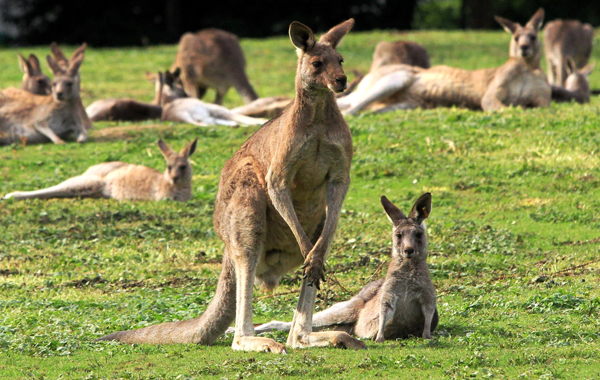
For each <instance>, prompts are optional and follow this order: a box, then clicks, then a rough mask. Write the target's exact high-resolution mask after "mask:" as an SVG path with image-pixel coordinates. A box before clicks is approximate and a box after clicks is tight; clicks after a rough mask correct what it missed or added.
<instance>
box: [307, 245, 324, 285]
mask: <svg viewBox="0 0 600 380" xmlns="http://www.w3.org/2000/svg"><path fill="white" fill-rule="evenodd" d="M302 269H303V270H304V271H303V273H304V278H306V279H307V280H308V286H315V287H316V288H317V289H318V290H321V280H322V281H323V282H324V281H325V271H324V270H323V260H322V259H315V258H314V255H312V254H310V255H309V256H308V258H307V259H306V261H305V262H304V265H303V266H302Z"/></svg>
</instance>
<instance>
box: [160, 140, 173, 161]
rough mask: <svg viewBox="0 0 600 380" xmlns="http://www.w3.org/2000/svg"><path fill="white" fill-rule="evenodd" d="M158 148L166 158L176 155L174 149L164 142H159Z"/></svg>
mask: <svg viewBox="0 0 600 380" xmlns="http://www.w3.org/2000/svg"><path fill="white" fill-rule="evenodd" d="M158 148H159V149H160V151H161V153H162V154H163V156H165V158H167V157H169V156H170V155H172V154H175V152H174V151H173V149H171V147H170V146H168V145H167V143H166V142H164V141H162V140H158Z"/></svg>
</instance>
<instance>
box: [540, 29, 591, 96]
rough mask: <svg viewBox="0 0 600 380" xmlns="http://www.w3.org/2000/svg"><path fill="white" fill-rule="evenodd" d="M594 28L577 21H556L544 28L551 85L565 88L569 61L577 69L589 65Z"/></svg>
mask: <svg viewBox="0 0 600 380" xmlns="http://www.w3.org/2000/svg"><path fill="white" fill-rule="evenodd" d="M593 39H594V28H593V27H592V26H591V25H590V24H582V23H581V22H579V21H577V20H560V19H558V20H554V21H551V22H549V23H548V24H546V26H545V27H544V49H545V50H546V63H547V66H548V81H549V82H550V84H553V85H555V86H559V87H565V82H566V80H567V76H568V75H569V74H568V73H567V67H566V64H567V60H568V59H571V60H573V62H574V63H575V68H576V69H581V68H583V67H584V66H585V65H587V63H588V61H589V59H590V55H591V54H592V40H593Z"/></svg>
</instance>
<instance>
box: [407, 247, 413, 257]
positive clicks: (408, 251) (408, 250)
mask: <svg viewBox="0 0 600 380" xmlns="http://www.w3.org/2000/svg"><path fill="white" fill-rule="evenodd" d="M414 253H415V249H414V248H412V247H409V248H404V254H405V255H406V256H410V255H412V254H414Z"/></svg>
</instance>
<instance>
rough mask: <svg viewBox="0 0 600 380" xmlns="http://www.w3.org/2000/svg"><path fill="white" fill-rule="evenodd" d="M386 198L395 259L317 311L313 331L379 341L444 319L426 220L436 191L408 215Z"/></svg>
mask: <svg viewBox="0 0 600 380" xmlns="http://www.w3.org/2000/svg"><path fill="white" fill-rule="evenodd" d="M381 203H382V205H383V208H384V209H385V212H386V213H387V215H388V217H389V218H390V220H391V221H392V223H393V225H394V228H393V231H392V242H393V248H392V260H391V261H390V264H389V266H388V270H387V275H386V276H385V279H381V280H377V281H373V282H370V283H369V284H367V286H365V287H364V288H363V289H362V290H361V291H360V292H359V293H358V294H357V295H356V296H354V297H352V298H351V299H350V300H349V301H345V302H340V303H337V304H335V305H333V306H331V307H330V308H328V309H326V310H324V311H321V312H318V313H316V314H315V315H314V316H313V320H312V323H313V330H315V331H319V330H341V331H346V332H348V333H350V334H353V335H356V336H358V337H360V338H365V339H375V340H376V341H377V342H383V341H384V340H385V339H398V338H408V337H410V336H420V337H423V338H425V339H430V338H431V333H432V332H433V331H434V330H435V328H436V327H437V324H438V319H439V316H438V312H437V308H436V295H435V289H434V287H433V283H432V282H431V279H430V278H429V270H428V269H427V262H426V260H427V237H426V231H425V226H424V223H423V221H424V220H425V219H427V217H428V216H429V214H430V212H431V194H429V193H426V194H423V195H422V196H421V197H420V198H419V199H418V200H417V201H416V202H415V204H414V206H413V208H412V210H411V212H410V214H409V215H408V217H406V216H405V215H404V214H403V213H402V211H400V209H398V208H397V207H396V206H395V205H394V204H393V203H392V202H390V201H389V200H388V199H387V198H386V197H385V196H383V197H381ZM290 326H291V323H290V322H279V321H273V322H269V323H265V324H263V325H259V326H256V327H255V328H254V331H255V332H256V333H257V334H259V333H263V332H267V331H271V330H280V331H289V329H290ZM233 331H234V329H233V328H230V329H228V330H227V332H233Z"/></svg>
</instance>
